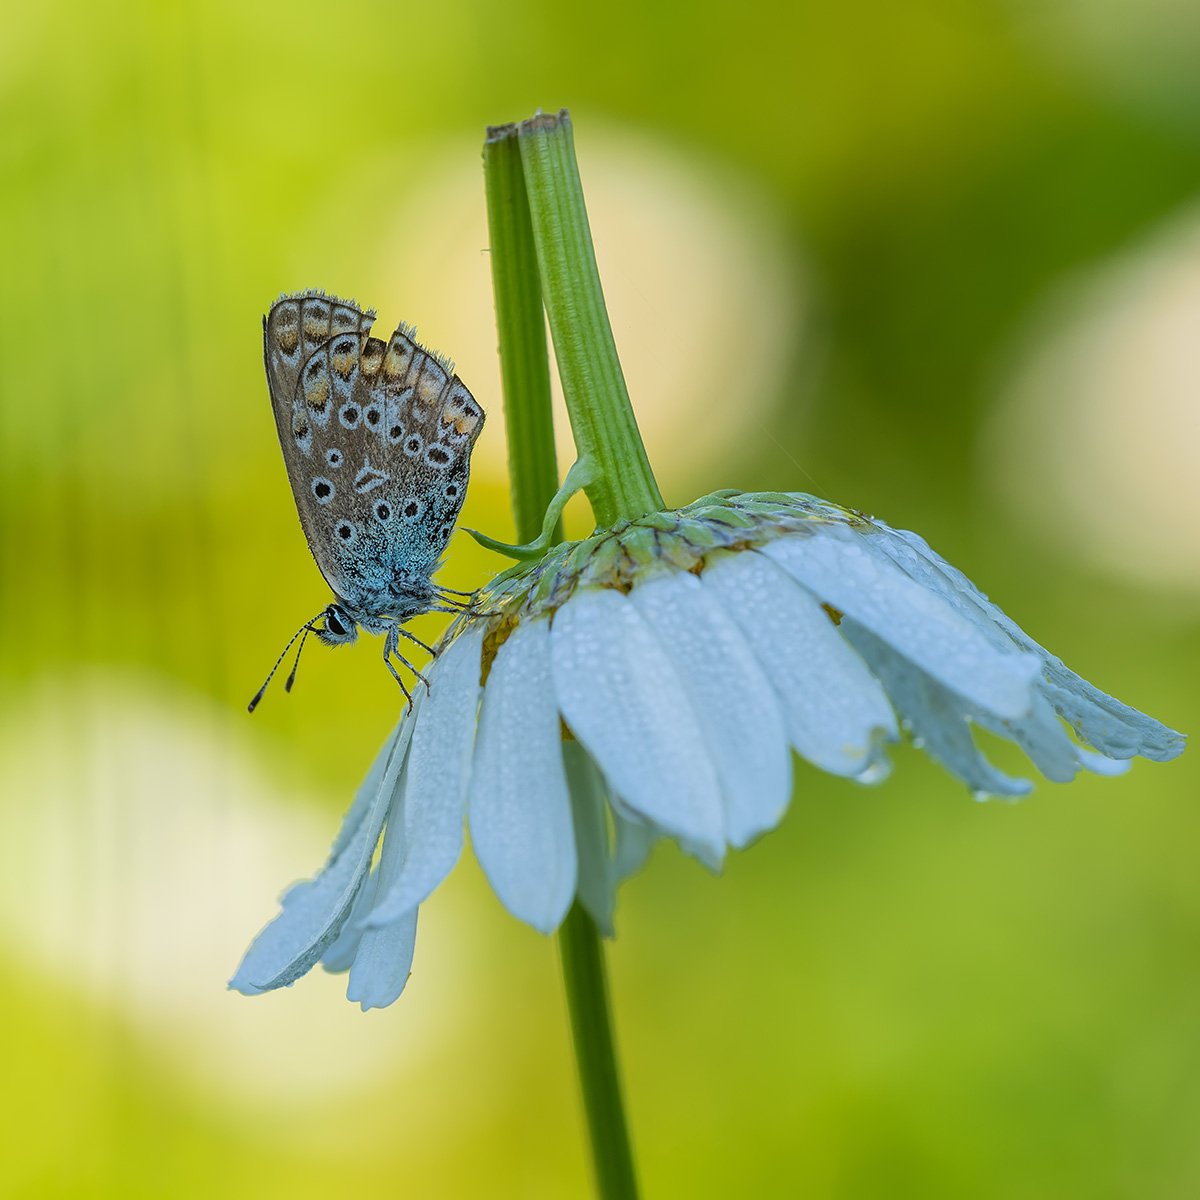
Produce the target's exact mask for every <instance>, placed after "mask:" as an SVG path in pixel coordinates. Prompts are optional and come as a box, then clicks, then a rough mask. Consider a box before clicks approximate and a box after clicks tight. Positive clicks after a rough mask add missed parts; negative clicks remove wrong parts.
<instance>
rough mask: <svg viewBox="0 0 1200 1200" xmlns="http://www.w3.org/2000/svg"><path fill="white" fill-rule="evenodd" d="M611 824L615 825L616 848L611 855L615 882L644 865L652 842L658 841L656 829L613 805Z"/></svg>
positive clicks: (651, 848)
mask: <svg viewBox="0 0 1200 1200" xmlns="http://www.w3.org/2000/svg"><path fill="white" fill-rule="evenodd" d="M612 814H613V825H614V826H615V827H616V834H617V848H616V853H615V855H614V857H613V873H614V874H615V875H616V879H617V882H618V883H620V882H621V881H622V880H624V879H628V878H629V877H630V875H634V874H636V873H637V872H638V871H640V870H641V869H642V867H644V866H645V865H646V859H648V858H649V857H650V851H651V850H653V849H654V843H655V842H656V841H658V837H659V835H658V833H657V831H656V830H654V829H653V828H651V826H649V825H647V824H646V823H645V822H644V821H634V820H631V819H630V818H629V817H628V816H627V815H626V814H625V813H623V812H621V811H620V809H619V808H618V807H617V806H616V805H613V809H612Z"/></svg>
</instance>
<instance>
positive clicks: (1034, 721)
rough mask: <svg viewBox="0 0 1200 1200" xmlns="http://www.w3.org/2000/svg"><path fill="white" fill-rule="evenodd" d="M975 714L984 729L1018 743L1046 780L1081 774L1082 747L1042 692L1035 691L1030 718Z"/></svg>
mask: <svg viewBox="0 0 1200 1200" xmlns="http://www.w3.org/2000/svg"><path fill="white" fill-rule="evenodd" d="M973 715H974V717H975V720H977V721H978V722H979V724H980V725H982V726H983V728H984V729H987V730H990V731H991V732H992V733H995V734H998V735H999V736H1000V737H1006V738H1009V739H1010V740H1012V741H1014V742H1016V743H1017V745H1018V746H1020V747H1021V749H1022V750H1024V751H1025V753H1026V754H1027V755H1029V758H1030V761H1031V762H1032V763H1033V765H1034V766H1035V767H1037V769H1038V770H1039V771H1041V773H1042V774H1043V775H1045V777H1046V778H1047V779H1051V780H1053V781H1054V782H1055V783H1070V781H1071V780H1072V779H1074V778H1075V776H1076V775H1077V774H1078V773H1079V768H1080V766H1081V765H1082V760H1081V758H1080V748H1079V747H1078V746H1077V745H1075V743H1074V742H1073V741H1071V739H1070V738H1069V737H1067V732H1066V730H1065V729H1064V728H1063V725H1062V722H1061V721H1060V720H1059V719H1058V717H1057V716H1056V715H1055V713H1054V710H1053V709H1052V708H1051V707H1050V705H1049V704H1048V703H1047V701H1046V698H1045V697H1044V696H1043V695H1042V694H1041V693H1040V692H1035V693H1034V697H1033V707H1032V709H1031V710H1030V713H1029V715H1028V716H1027V717H1018V718H1017V719H1015V720H1012V721H1001V720H998V719H997V718H995V717H993V716H991V715H990V714H988V713H977V714H973Z"/></svg>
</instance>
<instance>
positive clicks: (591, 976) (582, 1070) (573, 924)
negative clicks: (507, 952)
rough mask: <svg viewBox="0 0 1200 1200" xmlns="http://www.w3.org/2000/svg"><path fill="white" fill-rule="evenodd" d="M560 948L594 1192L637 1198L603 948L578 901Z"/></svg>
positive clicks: (610, 1199) (608, 1198)
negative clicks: (584, 1115) (587, 1130)
mask: <svg viewBox="0 0 1200 1200" xmlns="http://www.w3.org/2000/svg"><path fill="white" fill-rule="evenodd" d="M558 949H559V953H560V955H561V956H562V971H563V982H564V984H565V986H566V989H567V1002H568V1004H569V1006H570V1009H571V1034H572V1036H573V1038H574V1041H575V1061H576V1062H577V1063H578V1064H579V1079H580V1083H581V1084H582V1085H583V1103H584V1107H585V1108H586V1109H587V1118H588V1128H589V1129H590V1130H591V1134H592V1158H593V1162H594V1164H595V1169H596V1191H597V1192H598V1194H599V1195H600V1196H602V1197H604V1198H605V1200H617V1198H618V1197H620V1198H621V1200H626V1198H629V1197H636V1196H637V1181H636V1179H635V1178H634V1173H633V1154H632V1152H631V1151H630V1148H629V1131H628V1129H627V1128H626V1125H625V1110H624V1108H623V1107H622V1104H621V1080H620V1077H619V1076H618V1074H617V1056H616V1049H615V1047H614V1046H613V1035H612V1019H611V1014H610V1012H609V1004H608V980H607V978H606V977H605V972H604V948H603V946H602V945H601V943H600V931H599V930H598V929H597V928H596V923H595V921H593V920H592V918H591V916H590V915H589V914H588V912H587V910H586V909H585V908H584V907H583V905H582V904H580V903H579V901H578V900H576V901H575V903H574V904H573V905H571V911H570V912H569V913H567V918H566V920H565V921H563V923H562V925H561V926H559V930H558Z"/></svg>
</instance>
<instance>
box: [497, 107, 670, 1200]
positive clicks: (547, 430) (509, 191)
mask: <svg viewBox="0 0 1200 1200" xmlns="http://www.w3.org/2000/svg"><path fill="white" fill-rule="evenodd" d="M568 135H569V128H568ZM518 142H519V138H518V131H517V129H516V127H514V126H504V127H501V128H497V129H490V130H488V138H487V142H486V143H485V145H484V151H483V164H484V177H485V181H486V186H487V204H488V224H489V230H490V234H491V261H492V283H493V288H494V290H495V296H496V324H497V333H498V336H499V345H500V364H501V378H502V382H503V388H504V415H505V421H506V422H507V425H508V465H509V473H510V475H511V478H512V495H513V512H514V516H515V518H516V524H517V537H518V539H519V540H521V541H523V542H528V541H532V540H533V539H534V538H535V537H536V536H537V534H538V532H539V530H540V529H541V526H542V518H543V514H544V513H545V512H546V509H547V507H548V506H549V504H550V502H551V501H552V500H553V498H554V496H555V493H556V492H557V490H558V470H557V466H556V464H555V459H554V423H553V417H552V415H551V410H550V377H549V361H548V358H547V354H546V332H545V322H544V318H543V314H542V299H541V297H542V290H541V287H540V286H539V278H540V277H541V278H544V276H540V275H539V269H538V266H539V257H538V255H537V253H536V252H535V232H534V229H533V226H532V223H531V219H530V206H529V201H528V196H527V192H526V180H525V178H524V174H523V168H522V155H521V151H520V148H519V144H518ZM572 161H573V159H572ZM575 179H576V195H577V196H578V199H579V204H580V206H582V195H580V194H579V193H578V175H577V174H576V176H575ZM543 190H544V189H543ZM550 198H551V199H552V198H553V197H550ZM584 222H585V226H586V217H585V218H584ZM590 248H591V243H590V240H589V242H588V249H589V253H590ZM594 267H595V264H594V262H593V273H594ZM596 288H597V291H598V289H599V281H598V279H597V281H596ZM549 306H550V301H549V300H547V307H549ZM600 307H601V311H602V312H603V298H600ZM559 312H560V320H561V298H560V307H559ZM551 322H552V328H553V327H554V326H553V322H554V312H553V310H552V312H551ZM568 324H569V322H568ZM605 328H606V329H607V318H605ZM564 336H565V337H567V340H568V341H569V342H571V343H574V342H576V341H578V338H577V337H576V335H575V334H574V333H571V332H570V331H567V332H566V333H564ZM558 339H559V333H555V344H556V352H557V355H558V361H559V369H560V372H561V370H562V363H563V353H562V351H561V350H558V349H557V347H558ZM608 339H609V343H610V345H611V340H612V338H611V333H610V334H608ZM614 358H615V354H614ZM617 374H618V378H619V377H620V367H619V365H618V366H617ZM566 386H567V385H566V381H565V379H564V389H565V388H566ZM621 389H622V395H623V394H624V384H623V383H622V384H621ZM628 403H629V402H628V397H626V398H625V405H626V407H628ZM629 419H630V422H631V423H632V419H633V414H632V412H630V413H629ZM572 421H573V422H574V416H572ZM633 433H634V436H635V438H636V439H637V445H638V448H639V451H640V453H641V455H642V459H643V460H644V459H645V451H644V450H641V439H640V437H638V436H637V426H636V425H634V426H633ZM578 438H579V434H578V431H577V432H576V440H577V442H578ZM579 449H580V454H581V456H582V455H583V454H584V453H585V449H584V446H583V445H582V444H580V445H579ZM597 457H600V456H597ZM601 461H604V460H603V459H601ZM583 477H584V478H587V479H589V480H590V479H591V477H592V476H591V470H590V467H589V469H588V471H586V472H585V473H584V475H583ZM646 478H647V479H648V480H649V488H650V490H651V491H652V492H653V494H654V496H655V497H657V495H658V490H657V488H655V487H654V482H653V477H652V476H650V475H649V466H648V465H647V466H646ZM619 494H624V493H622V492H620V491H619V489H618V491H617V492H613V493H612V495H613V496H616V495H619ZM641 494H642V495H643V499H644V498H645V496H646V495H648V494H649V493H648V492H646V491H645V489H643V492H642V493H641ZM601 496H602V497H604V498H603V499H600V500H599V505H600V506H599V507H598V506H597V505H598V500H597V497H596V496H593V495H592V494H591V492H590V491H589V499H590V500H591V502H592V508H593V510H594V511H595V513H596V518H597V520H600V521H602V522H610V521H612V520H616V519H617V518H618V517H619V516H621V515H631V511H626V510H625V509H621V508H619V507H613V506H614V505H615V504H616V501H615V500H612V499H610V498H609V496H610V493H609V492H602V493H601ZM639 503H641V501H639ZM656 504H661V500H656V501H655V503H652V504H651V505H650V507H651V508H653V507H655V505H656ZM635 507H636V506H635ZM637 511H638V512H642V511H648V510H647V509H642V508H638V509H637ZM554 536H555V540H557V539H558V538H561V536H562V535H561V522H558V523H556V532H555V535H554ZM558 936H559V948H560V952H561V957H562V968H563V983H564V986H565V989H566V993H567V1004H568V1007H569V1009H570V1013H571V1031H572V1036H573V1040H574V1044H575V1057H576V1061H577V1063H578V1067H579V1080H580V1086H581V1088H582V1091H583V1102H584V1109H585V1111H586V1113H587V1121H588V1130H589V1133H590V1135H591V1146H592V1162H593V1165H594V1169H595V1175H596V1186H597V1192H598V1194H599V1195H600V1196H601V1197H602V1200H628V1198H630V1197H636V1196H637V1184H636V1182H635V1179H634V1173H633V1155H632V1153H631V1151H630V1146H629V1134H628V1130H627V1128H626V1124H625V1111H624V1107H623V1105H622V1101H621V1089H620V1082H619V1077H618V1074H617V1060H616V1051H615V1047H614V1044H613V1034H612V1022H611V1017H610V1013H609V1003H608V986H607V982H606V979H605V973H604V952H603V947H602V945H601V942H600V935H599V932H598V931H597V929H596V926H595V923H594V922H593V921H592V918H591V917H590V916H588V914H587V913H586V912H585V911H584V909H583V908H581V907H580V905H579V904H578V903H576V904H575V905H574V906H573V907H572V909H571V911H570V912H569V913H568V914H567V918H566V920H565V921H564V922H563V924H562V926H561V928H560V929H559V935H558Z"/></svg>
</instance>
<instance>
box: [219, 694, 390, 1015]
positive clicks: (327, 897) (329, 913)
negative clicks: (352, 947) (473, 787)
mask: <svg viewBox="0 0 1200 1200" xmlns="http://www.w3.org/2000/svg"><path fill="white" fill-rule="evenodd" d="M411 735H412V721H411V720H409V719H407V717H406V718H405V719H402V720H401V722H400V724H399V725H398V726H397V728H396V732H395V733H394V734H393V736H392V739H391V743H390V745H389V746H387V747H385V749H384V751H382V752H381V757H382V758H383V759H384V762H385V763H386V766H385V769H384V771H383V774H382V777H381V778H379V776H378V773H377V772H376V771H375V769H374V768H372V770H371V772H370V773H369V774H368V776H367V781H368V783H370V782H372V781H373V780H375V779H376V778H378V786H377V787H376V788H375V789H374V792H373V794H372V795H370V797H369V799H368V801H367V803H366V805H365V809H364V810H363V811H362V815H361V818H360V819H359V820H358V821H357V823H356V825H355V828H354V831H353V833H352V834H351V835H350V836H349V837H348V838H346V839H344V841H342V839H339V841H342V844H341V848H340V850H339V851H338V852H337V853H336V854H334V855H333V856H332V857H331V858H330V860H329V862H328V863H327V864H326V866H325V868H324V869H323V870H322V871H321V873H320V874H319V875H317V876H316V877H315V878H313V879H312V880H310V881H309V882H307V883H302V884H298V885H297V886H296V887H293V888H292V889H291V890H290V891H289V892H288V894H287V896H286V897H285V898H284V907H283V911H282V912H281V913H280V914H279V916H277V917H276V918H275V920H273V921H272V922H271V923H270V924H269V925H268V926H267V927H266V928H265V929H264V930H263V931H262V932H261V933H260V934H259V935H258V937H257V938H255V939H254V942H253V943H252V944H251V946H250V949H249V950H247V951H246V956H245V957H244V958H243V959H242V962H241V965H240V966H239V967H238V969H237V972H236V973H235V975H234V977H233V978H232V979H231V980H230V981H229V986H230V987H231V988H233V989H234V990H236V991H239V992H244V993H246V994H247V995H254V994H256V993H258V992H265V991H269V990H271V989H272V988H277V987H286V986H287V985H288V984H291V983H294V982H295V981H296V980H297V979H299V978H300V976H301V975H303V974H305V973H306V972H307V971H309V970H310V969H311V968H312V967H313V966H314V965H315V964H316V963H317V962H318V961H319V960H320V958H321V956H322V955H323V954H324V953H325V951H326V949H327V948H328V947H329V946H331V945H332V944H333V942H334V941H335V939H336V938H337V936H338V934H339V933H340V932H341V930H342V927H343V925H344V924H345V922H346V918H347V917H348V916H349V914H350V909H351V907H352V905H353V904H354V900H355V898H356V897H357V895H358V892H359V889H360V888H361V887H362V886H363V883H364V882H365V881H366V878H367V874H368V872H369V871H370V867H371V858H372V856H373V855H374V853H375V845H376V843H377V842H378V841H379V833H380V830H381V829H382V828H383V822H384V818H385V817H386V815H387V811H388V806H389V805H390V803H391V802H392V799H393V794H394V792H395V789H396V781H397V779H398V778H399V776H400V770H401V767H402V766H403V765H404V759H405V756H406V754H407V752H408V743H409V739H410V737H411ZM376 765H378V762H377V764H376ZM356 803H357V802H356Z"/></svg>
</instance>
